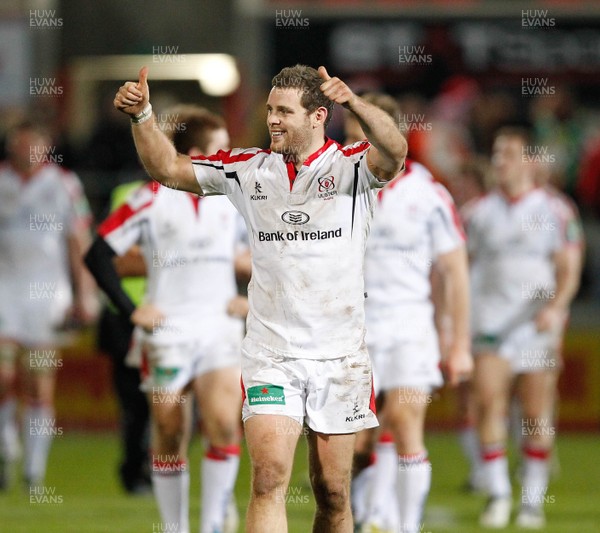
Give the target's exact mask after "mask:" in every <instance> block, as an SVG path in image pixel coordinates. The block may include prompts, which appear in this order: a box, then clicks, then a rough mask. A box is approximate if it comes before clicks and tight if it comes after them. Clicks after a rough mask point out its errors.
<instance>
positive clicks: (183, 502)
mask: <svg viewBox="0 0 600 533" xmlns="http://www.w3.org/2000/svg"><path fill="white" fill-rule="evenodd" d="M152 488H153V489H154V497H155V498H156V503H157V504H158V510H159V511H160V517H161V519H162V522H163V524H162V531H165V532H166V531H168V532H173V533H189V529H190V526H189V519H188V511H189V498H190V473H189V472H188V469H187V464H186V463H185V461H177V460H175V461H167V462H163V461H159V460H157V459H154V460H153V462H152Z"/></svg>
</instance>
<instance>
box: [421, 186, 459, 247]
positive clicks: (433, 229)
mask: <svg viewBox="0 0 600 533" xmlns="http://www.w3.org/2000/svg"><path fill="white" fill-rule="evenodd" d="M434 190H435V195H436V201H435V203H434V205H435V207H434V209H433V211H432V214H431V218H430V220H429V232H430V235H431V243H432V253H433V256H434V257H437V256H439V255H441V254H445V253H448V252H451V251H453V250H455V249H456V248H458V247H460V246H462V245H463V244H464V243H465V240H466V239H465V232H464V229H463V226H462V223H461V221H460V217H459V215H458V211H457V209H456V205H455V204H454V201H453V200H452V197H451V196H450V193H449V192H448V191H447V190H446V189H445V188H444V187H443V186H442V185H440V184H438V183H436V184H434Z"/></svg>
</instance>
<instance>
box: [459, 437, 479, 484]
mask: <svg viewBox="0 0 600 533" xmlns="http://www.w3.org/2000/svg"><path fill="white" fill-rule="evenodd" d="M458 440H459V442H460V448H461V450H462V452H463V455H464V456H465V457H466V458H467V460H468V461H469V468H470V472H469V481H470V482H471V484H472V485H473V486H474V487H475V488H478V480H479V478H480V476H481V448H480V446H479V436H478V435H477V431H476V429H475V427H474V426H465V427H463V428H462V429H461V430H460V431H459V433H458Z"/></svg>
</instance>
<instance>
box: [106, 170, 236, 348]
mask: <svg viewBox="0 0 600 533" xmlns="http://www.w3.org/2000/svg"><path fill="white" fill-rule="evenodd" d="M243 233H245V228H244V223H243V220H242V219H241V217H240V216H239V214H238V213H237V211H236V210H235V209H234V208H233V206H232V205H231V204H230V203H229V202H228V201H227V199H226V198H210V199H201V198H199V197H198V196H196V195H193V194H189V193H182V192H181V191H176V190H173V189H169V188H167V187H163V186H161V185H159V184H158V183H156V182H153V183H148V184H146V185H143V186H142V187H140V188H139V189H137V190H136V191H134V193H133V194H132V195H131V196H130V197H129V199H128V201H127V203H125V204H123V205H122V206H121V207H120V208H119V209H117V210H116V211H114V212H113V213H111V215H110V216H109V217H108V218H107V219H106V220H105V221H104V222H103V223H102V224H101V225H100V226H99V227H98V234H99V235H100V236H102V237H103V238H104V239H105V240H106V242H107V243H108V244H109V245H110V247H111V248H112V249H113V250H114V251H115V252H116V253H117V254H118V255H122V254H124V253H125V252H127V250H129V248H131V246H133V245H134V244H139V245H140V247H141V249H142V254H143V256H144V260H145V262H146V267H147V270H148V273H147V285H146V294H145V297H144V302H145V303H151V304H153V305H155V306H156V307H157V308H158V309H159V310H160V311H161V312H162V313H163V315H164V316H165V319H164V320H163V321H162V322H161V323H160V324H156V325H155V327H154V328H153V331H152V333H151V334H150V335H147V339H148V340H151V341H152V342H153V343H155V344H170V343H172V342H185V341H188V340H191V339H194V338H197V337H198V335H202V334H203V333H202V332H205V331H206V328H207V327H209V328H210V324H214V322H215V321H217V320H225V321H231V320H235V321H236V322H240V321H239V319H234V318H231V317H229V316H228V315H227V304H228V303H229V301H230V300H231V298H233V297H234V296H235V295H236V294H237V285H236V281H235V271H234V257H235V254H236V252H237V251H239V250H238V245H239V243H241V242H242V241H243ZM240 325H241V322H240ZM240 333H241V330H240Z"/></svg>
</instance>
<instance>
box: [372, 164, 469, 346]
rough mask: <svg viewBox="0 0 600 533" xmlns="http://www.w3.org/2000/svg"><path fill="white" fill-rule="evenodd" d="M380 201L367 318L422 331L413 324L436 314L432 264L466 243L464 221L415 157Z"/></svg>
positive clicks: (452, 202)
mask: <svg viewBox="0 0 600 533" xmlns="http://www.w3.org/2000/svg"><path fill="white" fill-rule="evenodd" d="M378 200H379V201H378V203H377V207H376V209H375V214H374V217H373V224H372V229H371V236H370V237H369V241H368V243H367V254H366V259H365V284H366V289H367V294H368V298H367V303H366V305H367V307H366V311H367V323H369V322H370V321H371V320H377V321H378V320H381V319H384V318H386V317H387V318H390V319H393V320H394V321H397V322H398V323H400V324H402V325H403V326H405V333H406V335H407V336H410V335H411V333H414V334H419V332H418V331H416V328H412V327H411V325H416V322H418V321H420V320H427V319H430V318H431V317H432V316H433V304H432V302H431V300H430V296H431V282H430V272H431V266H432V264H433V263H434V262H435V260H436V258H437V257H438V256H439V255H441V254H445V253H448V252H451V251H453V250H455V249H457V248H458V247H460V246H462V245H463V244H464V240H465V237H464V232H463V228H462V224H461V222H460V220H459V216H458V212H457V210H456V207H455V205H454V201H453V200H452V197H451V196H450V193H448V191H447V190H446V189H445V187H444V186H443V185H441V184H440V183H436V182H435V181H434V179H433V176H432V175H431V174H430V173H429V171H428V170H427V169H426V168H425V167H424V166H423V165H421V164H419V163H416V162H415V161H407V162H406V170H405V172H404V173H402V174H400V175H399V176H397V177H396V178H394V180H393V181H391V182H390V183H389V184H388V185H387V186H386V187H385V188H384V189H382V190H381V191H380V192H379V196H378ZM399 315H400V316H399ZM401 317H403V318H402V319H401ZM421 331H422V329H421Z"/></svg>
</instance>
